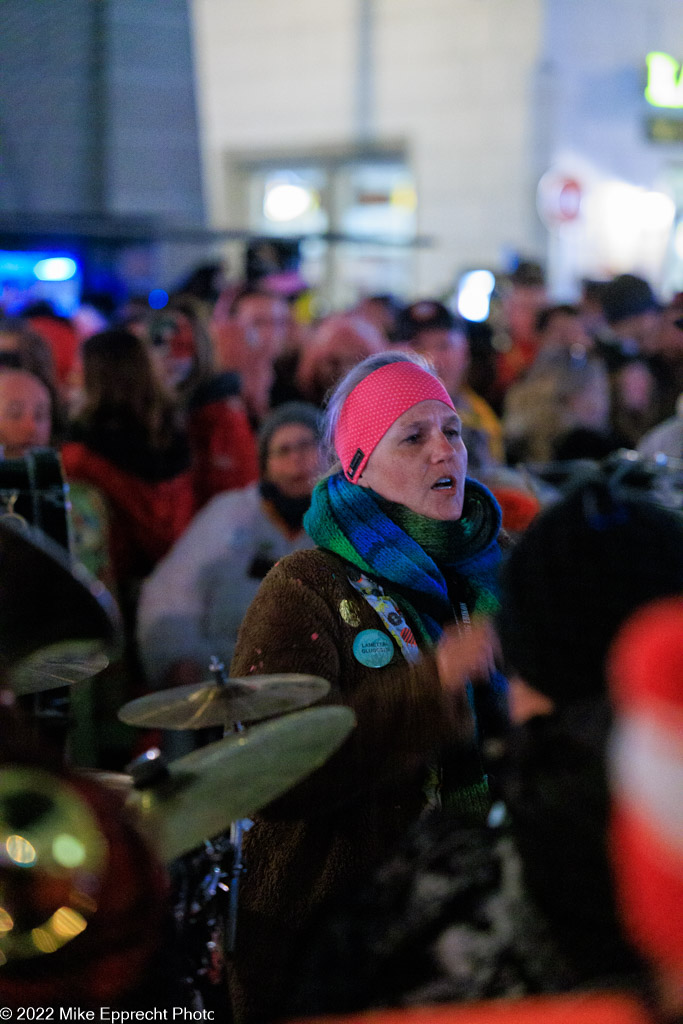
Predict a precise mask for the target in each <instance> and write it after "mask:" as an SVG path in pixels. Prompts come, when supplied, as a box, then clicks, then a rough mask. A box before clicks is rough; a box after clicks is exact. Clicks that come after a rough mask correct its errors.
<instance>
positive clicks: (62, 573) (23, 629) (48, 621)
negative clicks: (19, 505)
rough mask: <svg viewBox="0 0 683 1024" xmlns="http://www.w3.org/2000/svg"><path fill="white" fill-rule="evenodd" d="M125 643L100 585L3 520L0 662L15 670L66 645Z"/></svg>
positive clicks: (53, 547) (45, 540)
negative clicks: (37, 654) (19, 664)
mask: <svg viewBox="0 0 683 1024" xmlns="http://www.w3.org/2000/svg"><path fill="white" fill-rule="evenodd" d="M120 637H121V625H120V619H119V615H118V610H117V608H116V604H115V602H114V600H113V598H112V597H111V595H110V594H109V593H108V591H107V590H106V589H105V587H104V586H103V585H102V584H101V583H99V581H97V580H95V579H93V577H92V576H90V574H89V573H88V572H87V571H86V569H84V568H83V566H81V565H79V564H77V563H76V564H72V563H71V561H70V559H69V556H68V553H67V551H66V549H64V548H62V547H60V546H59V545H58V544H56V543H55V542H54V541H51V540H50V538H49V537H46V536H45V534H43V533H42V532H41V531H40V530H36V529H34V528H32V527H28V526H27V527H23V528H21V529H19V528H17V527H16V526H14V525H12V521H11V520H9V519H7V518H0V658H1V659H2V661H3V662H4V663H5V665H9V666H14V665H15V664H16V663H17V662H19V661H21V660H22V659H23V658H27V657H28V656H29V655H31V654H33V653H34V652H35V651H37V650H39V649H40V648H46V647H51V646H52V645H53V644H58V643H61V642H63V641H66V640H100V641H102V643H103V644H104V645H107V646H111V645H113V644H115V643H116V642H118V641H119V640H120Z"/></svg>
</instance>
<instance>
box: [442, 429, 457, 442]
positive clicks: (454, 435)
mask: <svg viewBox="0 0 683 1024" xmlns="http://www.w3.org/2000/svg"><path fill="white" fill-rule="evenodd" d="M444 434H445V435H446V437H447V438H448V440H449V441H451V440H453V438H458V437H460V430H459V429H458V427H447V428H446V429H445V430H444Z"/></svg>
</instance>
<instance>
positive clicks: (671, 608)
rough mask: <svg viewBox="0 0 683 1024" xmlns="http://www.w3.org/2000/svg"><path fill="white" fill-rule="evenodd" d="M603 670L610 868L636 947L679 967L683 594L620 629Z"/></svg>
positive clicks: (682, 942)
mask: <svg viewBox="0 0 683 1024" xmlns="http://www.w3.org/2000/svg"><path fill="white" fill-rule="evenodd" d="M608 673H609V679H610V685H611V687H612V696H613V701H614V704H615V709H616V726H615V732H614V738H613V743H612V748H611V764H612V777H613V814H612V830H611V840H612V862H613V865H614V870H615V875H616V882H617V889H618V893H619V896H620V907H621V911H622V914H623V919H624V922H625V925H626V927H627V928H628V930H629V933H630V935H631V938H632V940H633V942H634V944H635V945H636V946H637V947H638V948H639V949H640V950H641V952H642V953H643V955H644V956H645V957H647V959H649V960H651V961H655V962H657V963H659V964H661V965H662V966H663V967H669V968H671V967H673V968H675V969H677V970H680V969H681V968H682V967H683V598H682V599H679V598H671V599H667V600H662V601H657V602H654V603H652V604H650V605H648V606H647V607H645V608H643V609H641V610H640V611H638V612H637V613H636V614H635V615H634V616H633V617H632V618H631V619H630V620H629V621H628V622H627V623H626V625H625V626H624V627H623V628H622V630H621V631H620V633H619V635H618V637H617V639H616V641H615V643H614V645H613V647H612V651H611V654H610V658H609V662H608Z"/></svg>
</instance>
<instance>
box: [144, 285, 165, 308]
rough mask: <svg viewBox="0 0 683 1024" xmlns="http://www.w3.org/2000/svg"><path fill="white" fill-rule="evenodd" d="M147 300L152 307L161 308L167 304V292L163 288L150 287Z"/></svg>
mask: <svg viewBox="0 0 683 1024" xmlns="http://www.w3.org/2000/svg"><path fill="white" fill-rule="evenodd" d="M147 301H148V302H149V304H150V306H151V308H152V309H163V308H164V306H166V305H167V304H168V292H165V291H164V289H163V288H152V290H151V292H150V293H149V295H148V296H147Z"/></svg>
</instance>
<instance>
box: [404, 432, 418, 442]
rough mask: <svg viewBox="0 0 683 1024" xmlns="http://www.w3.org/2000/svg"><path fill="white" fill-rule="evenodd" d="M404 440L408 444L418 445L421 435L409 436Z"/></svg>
mask: <svg viewBox="0 0 683 1024" xmlns="http://www.w3.org/2000/svg"><path fill="white" fill-rule="evenodd" d="M403 440H404V441H405V442H406V444H417V442H418V441H419V440H420V435H419V434H408V436H407V437H404V438H403Z"/></svg>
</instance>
